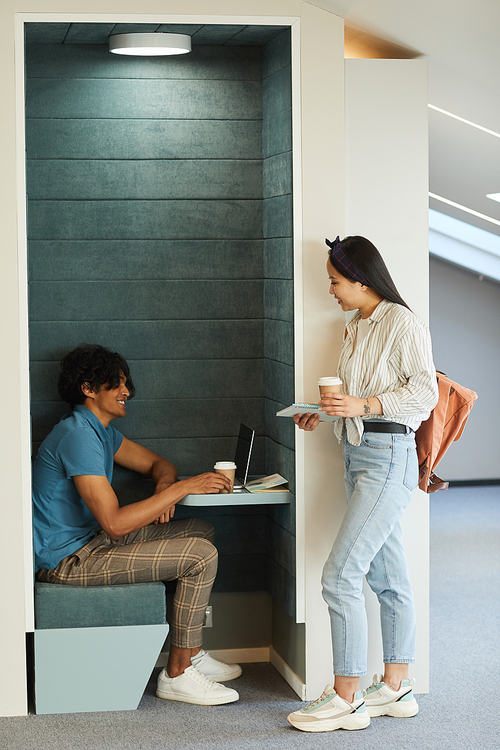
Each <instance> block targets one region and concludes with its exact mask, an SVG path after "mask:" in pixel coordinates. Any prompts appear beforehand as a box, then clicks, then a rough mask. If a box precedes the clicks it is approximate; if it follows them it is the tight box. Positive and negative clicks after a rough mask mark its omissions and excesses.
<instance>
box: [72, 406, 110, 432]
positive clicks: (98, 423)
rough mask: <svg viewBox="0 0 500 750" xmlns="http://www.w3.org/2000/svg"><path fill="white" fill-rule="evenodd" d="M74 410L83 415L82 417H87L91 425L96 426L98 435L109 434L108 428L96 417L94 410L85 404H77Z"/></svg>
mask: <svg viewBox="0 0 500 750" xmlns="http://www.w3.org/2000/svg"><path fill="white" fill-rule="evenodd" d="M73 411H74V412H76V414H79V415H81V417H83V419H85V420H86V421H87V422H88V423H89V424H90V426H91V427H93V428H94V430H95V431H96V432H97V434H98V435H100V436H101V437H103V438H106V436H107V435H108V432H107V429H106V427H104V425H103V423H102V422H101V420H100V419H98V418H97V417H96V415H95V414H94V412H93V411H91V410H90V409H87V407H86V406H84V405H83V404H76V405H75V407H74V409H73Z"/></svg>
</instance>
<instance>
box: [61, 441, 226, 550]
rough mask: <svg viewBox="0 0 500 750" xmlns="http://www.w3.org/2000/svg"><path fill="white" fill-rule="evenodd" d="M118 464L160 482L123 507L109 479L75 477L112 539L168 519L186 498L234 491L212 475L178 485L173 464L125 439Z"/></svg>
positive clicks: (185, 480) (89, 504)
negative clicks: (151, 492)
mask: <svg viewBox="0 0 500 750" xmlns="http://www.w3.org/2000/svg"><path fill="white" fill-rule="evenodd" d="M115 461H116V463H117V464H119V465H120V466H124V467H125V468H128V469H132V470H133V471H138V472H139V473H140V474H144V475H145V476H150V477H152V478H153V480H154V481H155V482H156V491H155V493H154V494H153V495H152V496H151V497H148V498H146V499H145V500H140V501H139V502H137V503H131V504H130V505H125V506H124V507H122V508H120V506H119V503H118V498H117V497H116V494H115V491H114V490H113V488H112V487H111V485H110V483H109V481H108V479H107V478H106V477H105V476H94V475H88V474H85V475H83V474H82V475H78V476H73V481H74V482H75V486H76V489H77V491H78V494H79V495H80V497H81V498H82V500H83V501H84V503H85V505H86V506H87V507H88V509H89V510H90V512H91V513H92V515H93V516H94V518H95V519H96V520H97V521H98V523H99V524H100V526H101V528H102V529H103V530H104V531H105V532H106V533H107V534H108V535H109V536H110V537H111V538H112V539H120V537H122V536H125V534H129V533H130V532H131V531H137V529H141V528H142V527H143V526H147V525H148V524H150V523H153V522H154V521H156V520H157V519H160V518H161V517H162V516H163V517H164V520H168V518H169V517H170V515H171V510H172V509H173V508H174V506H175V504H176V503H178V502H179V500H182V498H183V497H185V496H186V495H190V494H196V495H204V494H208V493H218V492H220V491H221V490H222V489H226V490H229V491H230V490H231V483H230V481H229V480H228V479H227V477H225V476H224V475H223V474H215V473H210V472H208V473H206V474H199V475H198V476H195V477H191V478H189V479H183V480H181V481H180V482H177V481H176V478H177V470H176V468H175V466H174V465H173V464H172V463H170V461H167V460H166V459H164V458H162V457H161V456H158V455H157V454H156V453H153V451H150V450H148V448H144V447H143V446H141V445H138V444H137V443H134V442H133V441H131V440H127V438H123V443H122V445H121V446H120V448H119V449H118V451H117V452H116V453H115Z"/></svg>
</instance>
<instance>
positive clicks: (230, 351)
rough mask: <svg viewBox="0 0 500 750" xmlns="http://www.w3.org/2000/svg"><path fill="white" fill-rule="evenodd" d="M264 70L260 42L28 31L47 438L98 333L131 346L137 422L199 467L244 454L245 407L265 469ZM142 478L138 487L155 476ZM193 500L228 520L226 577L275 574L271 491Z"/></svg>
mask: <svg viewBox="0 0 500 750" xmlns="http://www.w3.org/2000/svg"><path fill="white" fill-rule="evenodd" d="M262 86H263V84H262V49H261V48H259V47H253V48H249V47H231V48H229V47H195V48H194V49H193V52H192V53H191V54H190V55H187V56H185V57H184V56H183V57H182V58H161V59H149V58H143V59H133V58H124V57H117V56H114V55H111V54H109V52H108V50H107V47H106V46H104V45H98V44H96V45H79V44H33V45H28V49H27V94H26V112H27V185H28V227H29V229H28V233H29V281H30V284H29V298H30V356H31V384H32V385H31V389H32V419H33V439H34V443H35V445H37V444H38V443H39V442H40V441H41V440H42V439H43V438H44V437H45V435H46V434H47V433H48V432H49V431H50V429H51V428H52V426H53V424H54V423H55V422H56V421H57V419H58V418H59V416H60V415H61V414H62V413H63V412H64V411H65V406H64V405H63V404H61V402H60V401H59V399H58V395H57V390H56V380H57V372H58V362H59V360H60V359H61V357H62V356H63V355H64V354H65V353H66V352H67V351H69V350H70V349H72V348H73V347H74V346H76V345H77V344H79V343H81V342H84V341H88V342H95V343H100V344H103V345H104V346H107V347H109V348H112V349H116V350H118V351H120V352H121V353H122V354H123V355H124V356H125V357H126V358H127V360H128V361H129V363H130V366H131V370H132V374H133V377H134V380H135V384H136V388H137V395H136V398H135V399H134V400H133V401H131V402H130V405H129V407H128V415H127V417H126V419H125V420H123V421H120V422H118V421H117V422H116V423H115V425H116V426H117V427H118V429H121V430H122V431H123V432H124V434H125V435H127V436H128V437H129V438H131V439H133V440H137V441H138V442H140V443H142V444H144V445H146V446H148V447H150V448H151V449H153V450H155V451H157V452H158V453H160V454H162V455H165V456H167V457H168V458H169V459H171V460H172V461H173V462H174V463H175V464H176V465H177V466H178V468H179V472H180V474H181V475H182V474H184V475H190V474H195V473H199V472H202V471H206V470H211V469H212V466H213V463H214V461H215V460H219V459H225V458H231V457H232V454H233V452H234V446H235V436H236V434H237V430H238V426H239V422H240V421H244V422H246V423H247V424H249V425H251V426H253V427H254V428H255V429H256V431H257V434H258V436H259V437H258V440H257V447H256V453H255V460H254V463H253V465H252V470H253V471H254V472H255V473H260V472H262V473H264V472H265V470H266V467H265V448H266V446H265V438H264V435H265V417H264V412H265V409H264V363H263V352H264V325H265V324H264V310H263V297H264V283H265V282H264V281H263V234H262V226H263V201H262ZM266 283H267V282H266ZM271 283H272V282H271ZM125 480H128V477H127V476H126V473H121V474H119V475H117V479H116V487H117V491H118V494H119V497H120V499H121V500H123V501H125V502H127V501H130V500H133V499H139V498H140V497H144V496H146V494H147V493H148V491H149V490H148V488H147V487H146V488H145V487H144V485H143V484H142V483H141V482H137V481H134V482H133V483H132V484H131V485H130V486H128V481H127V482H126V481H125ZM126 484H127V486H128V489H125V485H126ZM182 515H202V516H204V517H209V518H210V519H211V520H212V521H213V522H214V523H215V525H216V531H217V537H218V547H219V550H220V553H221V565H220V572H219V576H218V578H217V583H216V587H215V590H217V591H238V590H239V591H242V590H243V591H245V590H263V589H265V587H266V555H265V546H266V533H265V529H266V515H265V511H264V510H263V509H262V508H258V507H257V508H249V509H239V510H236V511H233V510H232V509H231V508H229V509H227V510H218V511H217V512H214V511H213V510H212V511H208V510H207V511H203V510H202V511H200V512H196V509H179V511H178V516H179V517H181V516H182Z"/></svg>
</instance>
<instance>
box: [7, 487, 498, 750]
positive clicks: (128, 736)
mask: <svg viewBox="0 0 500 750" xmlns="http://www.w3.org/2000/svg"><path fill="white" fill-rule="evenodd" d="M499 532H500V487H466V488H465V487H460V488H453V489H451V490H448V491H447V492H441V493H437V494H436V495H435V496H434V497H432V500H431V576H432V578H431V645H432V652H431V692H430V694H429V695H421V696H419V697H418V702H419V705H420V712H419V714H418V715H417V716H416V717H414V718H412V719H392V718H388V717H381V718H378V719H374V720H372V723H371V725H370V726H369V727H368V728H367V729H365V730H363V731H358V732H346V731H341V730H339V731H337V732H327V733H324V734H306V733H303V732H299V731H297V730H295V729H293V728H292V727H290V726H289V725H288V723H287V721H286V716H287V714H288V713H289V712H290V711H295V710H297V708H299V707H300V705H301V704H300V703H298V702H297V698H296V696H295V694H294V693H293V691H292V690H291V689H290V688H289V687H288V685H287V684H286V683H285V682H284V681H283V680H282V678H281V677H280V675H279V674H278V673H277V672H276V671H275V670H274V669H273V667H272V666H271V665H269V664H247V665H244V671H243V675H242V676H241V677H240V678H239V679H238V680H235V681H234V682H232V683H231V685H234V687H235V688H236V689H237V690H238V691H239V693H240V701H239V702H238V703H234V704H231V705H227V706H218V707H209V706H207V707H204V706H188V705H186V704H182V703H173V702H172V703H170V702H168V701H160V700H158V699H157V698H156V697H155V695H154V679H155V677H156V674H155V675H153V679H152V680H151V682H150V683H149V685H148V687H147V690H146V692H145V695H144V697H143V699H142V701H141V704H140V706H139V708H138V710H137V711H130V712H128V711H124V712H112V713H102V714H101V713H96V714H63V715H57V716H34V715H31V716H28V717H16V718H0V748H2V750H44V749H45V748H47V749H48V750H160V749H161V750H164V749H170V748H172V750H193V749H194V748H196V749H198V748H206V749H207V750H211V749H212V748H214V750H282V749H283V750H295V748H314V750H316V748H318V749H321V748H330V747H341V748H346V750H351V748H353V749H354V748H359V749H360V750H379V749H380V750H383V749H384V750H400V748H415V750H427V748H429V749H431V748H432V749H434V748H435V749H436V750H448V749H449V750H457V749H460V750H461V749H462V748H464V749H466V748H467V749H469V748H471V749H475V748H477V750H490V749H491V750H493V748H495V750H498V749H499V748H500V718H499V700H498V693H497V690H496V676H497V674H499V671H500V670H499V666H500V665H499V661H500V660H499V638H498V635H499V627H498V622H499V610H500V605H499V593H500V584H499V573H500V544H499ZM101 678H102V679H105V675H102V676H101Z"/></svg>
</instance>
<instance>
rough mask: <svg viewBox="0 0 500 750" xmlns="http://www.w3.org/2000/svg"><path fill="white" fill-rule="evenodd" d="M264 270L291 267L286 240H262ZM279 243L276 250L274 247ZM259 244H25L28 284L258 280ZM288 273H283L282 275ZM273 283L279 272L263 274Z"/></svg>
mask: <svg viewBox="0 0 500 750" xmlns="http://www.w3.org/2000/svg"><path fill="white" fill-rule="evenodd" d="M267 243H269V247H268V248H267V251H266V254H267V257H268V260H267V264H268V266H269V267H272V268H273V269H274V266H278V264H282V265H283V266H286V269H288V268H289V267H290V269H291V264H292V258H288V253H287V247H283V244H282V243H289V245H291V240H280V239H278V240H266V244H267ZM280 243H281V244H280ZM262 252H263V241H262V240H243V239H242V240H89V241H86V240H69V241H68V240H30V243H29V255H28V261H29V278H30V279H36V280H37V281H92V280H94V281H102V280H105V279H128V280H132V279H136V280H138V279H193V278H196V279H252V278H262V268H263V261H262ZM287 272H288V270H287ZM268 275H270V276H276V277H277V278H291V276H286V275H285V276H283V272H281V273H280V272H279V271H278V269H276V273H269V274H268Z"/></svg>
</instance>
